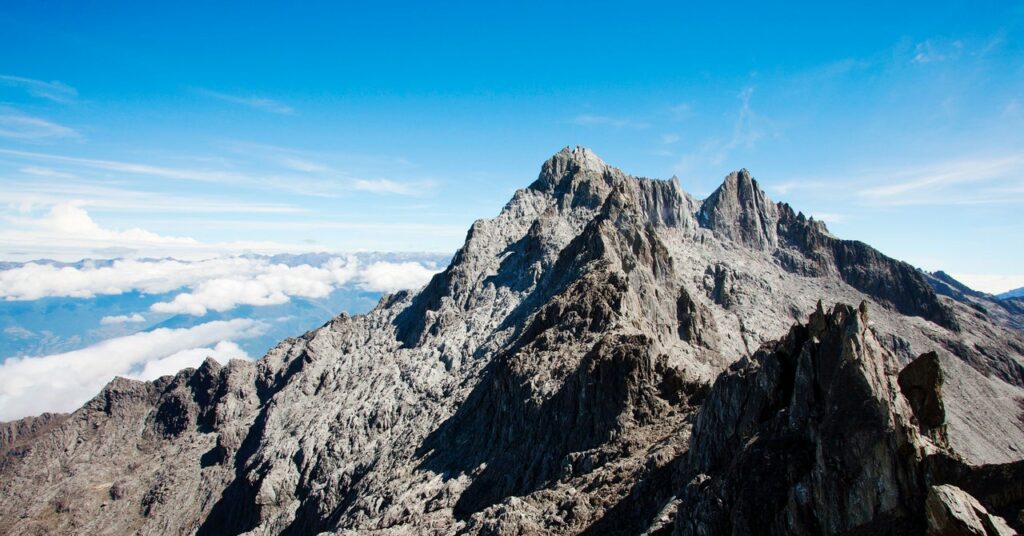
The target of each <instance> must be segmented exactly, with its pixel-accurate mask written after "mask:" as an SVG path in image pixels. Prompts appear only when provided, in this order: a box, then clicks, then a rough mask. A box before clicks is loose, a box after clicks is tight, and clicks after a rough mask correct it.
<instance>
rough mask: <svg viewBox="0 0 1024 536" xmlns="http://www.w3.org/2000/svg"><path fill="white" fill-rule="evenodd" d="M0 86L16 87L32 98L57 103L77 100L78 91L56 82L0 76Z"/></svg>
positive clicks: (6, 75)
mask: <svg viewBox="0 0 1024 536" xmlns="http://www.w3.org/2000/svg"><path fill="white" fill-rule="evenodd" d="M0 85H4V86H8V87H17V88H21V89H23V90H25V91H26V92H27V93H28V94H29V95H32V96H33V97H39V98H42V99H48V100H51V101H54V102H59V103H65V104H66V103H69V102H74V101H75V99H77V98H78V90H76V89H75V88H73V87H71V86H69V85H67V84H65V83H63V82H58V81H56V80H54V81H51V82H46V81H43V80H36V79H33V78H26V77H24V76H13V75H9V74H0Z"/></svg>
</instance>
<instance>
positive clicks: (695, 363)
mask: <svg viewBox="0 0 1024 536" xmlns="http://www.w3.org/2000/svg"><path fill="white" fill-rule="evenodd" d="M975 299H977V300H982V301H978V302H972V304H971V305H970V306H968V305H965V304H964V303H961V302H959V301H956V300H954V299H951V298H944V297H939V296H938V295H937V294H936V293H935V292H934V291H933V290H932V288H931V287H930V286H929V284H928V283H927V281H926V280H925V279H924V277H923V276H922V275H921V273H920V272H918V271H917V270H915V269H914V268H913V267H912V266H910V265H908V264H906V263H901V262H899V261H896V260H894V259H891V258H889V257H886V256H884V255H882V254H881V253H879V252H878V251H877V250H874V249H872V248H871V247H869V246H867V245H866V244H863V243H860V242H853V241H847V240H840V239H838V238H836V237H834V236H832V235H830V234H829V233H828V232H827V230H825V228H824V226H823V225H822V224H820V223H819V222H816V221H814V220H812V219H809V218H806V217H803V216H802V215H800V214H798V213H794V211H793V210H792V209H791V208H790V207H789V206H788V205H785V204H774V203H772V202H771V200H769V199H768V197H767V196H766V195H765V194H764V192H763V191H761V189H760V187H759V186H758V184H757V182H756V181H755V180H754V179H753V177H751V176H750V174H749V173H748V172H747V171H746V170H741V171H738V172H736V173H733V174H730V175H729V176H728V177H727V178H726V179H725V181H724V182H723V184H722V186H721V187H720V188H718V190H716V191H715V193H714V194H712V196H710V197H709V198H708V199H707V200H705V201H704V202H703V203H701V202H699V201H697V200H695V199H694V198H693V197H691V196H690V195H689V194H687V193H686V192H684V191H683V190H682V188H681V187H680V185H679V182H678V181H676V180H654V179H646V178H638V177H633V176H630V175H627V174H626V173H624V172H622V171H620V170H618V169H616V168H614V167H612V166H609V165H607V164H606V163H604V162H603V161H601V159H599V158H598V157H597V156H596V155H594V153H593V152H592V151H590V150H588V149H584V148H580V147H577V148H575V149H569V148H566V149H564V150H562V151H560V152H559V153H558V154H556V155H554V156H553V157H552V158H551V159H549V160H548V161H547V162H545V163H544V164H543V166H542V167H541V170H540V174H539V176H538V177H537V179H536V181H534V182H533V184H532V185H531V186H529V187H527V188H524V189H521V190H518V191H517V192H516V193H515V194H514V195H513V197H512V199H511V200H510V201H509V202H508V203H507V204H506V205H505V207H504V208H503V209H502V211H501V212H500V213H499V214H498V215H497V216H495V217H494V218H491V219H482V220H478V221H476V222H475V223H473V225H472V227H471V228H470V229H469V232H468V233H467V235H466V240H465V243H464V244H463V246H462V247H461V248H460V249H459V250H458V252H457V253H456V254H455V255H454V257H453V259H452V262H451V263H450V265H449V266H448V267H447V268H446V269H445V270H444V271H443V272H441V273H439V274H437V275H436V276H435V277H434V278H433V279H432V280H431V281H430V283H429V284H428V285H427V286H426V287H425V288H423V289H421V290H419V291H415V292H413V291H405V292H399V293H396V294H395V295H392V296H388V297H385V298H384V299H382V300H381V302H380V303H379V304H378V306H377V307H376V308H375V309H374V310H373V311H371V312H369V313H367V314H366V315H357V316H351V317H349V316H345V315H341V316H339V317H337V318H336V319H335V320H334V321H331V322H328V323H326V324H324V325H323V326H321V327H320V328H317V329H316V330H313V331H311V332H309V333H306V334H305V335H302V336H300V337H296V338H291V339H286V340H285V341H282V342H281V343H280V344H279V345H278V346H276V347H275V348H274V349H272V350H271V351H270V352H269V353H268V354H267V355H266V356H264V357H263V358H262V359H260V360H258V361H256V362H248V361H233V362H232V363H230V364H228V365H226V366H223V367H220V366H218V365H216V364H215V363H214V362H213V361H207V362H206V363H204V364H203V365H202V366H200V367H199V368H198V369H195V370H193V369H188V370H185V371H182V372H179V373H178V374H177V375H174V376H166V377H164V378H161V379H159V380H157V381H154V382H136V381H129V380H115V381H114V382H111V384H110V385H109V386H108V388H107V389H105V390H104V391H103V392H102V393H101V394H100V395H98V396H97V397H96V398H95V399H94V400H93V401H91V402H89V403H88V404H87V405H86V406H85V407H83V408H82V409H80V410H78V411H77V412H76V413H75V414H73V415H71V416H64V417H60V418H50V419H44V420H37V421H25V422H22V423H13V424H11V425H4V426H0V447H3V448H5V449H7V450H6V451H2V452H0V455H2V457H0V497H3V499H2V500H0V533H4V534H36V533H197V534H242V533H247V534H314V533H338V534H376V533H380V534H493V535H499V536H500V535H512V534H641V533H647V534H655V533H657V534H668V533H671V532H674V533H676V534H719V533H726V534H727V533H750V532H756V533H772V534H817V533H860V534H868V533H885V532H886V528H887V527H895V529H894V530H902V529H906V530H907V531H908V532H910V533H918V532H921V531H923V530H925V529H926V528H928V527H929V525H928V523H930V521H929V520H928V519H926V515H925V513H924V512H925V510H926V501H927V510H928V511H929V512H933V513H934V514H935V516H933V517H936V519H940V518H941V519H940V521H939V522H937V523H938V525H935V526H959V525H961V524H964V523H968V524H969V523H975V521H977V523H975V525H977V524H978V523H981V522H982V521H984V520H988V522H990V524H991V523H997V522H998V521H999V518H1006V519H1007V520H1008V522H1009V523H1010V524H1011V525H1013V527H1014V528H1016V529H1018V530H1019V529H1021V528H1022V526H1019V525H1020V524H1021V521H1020V519H1019V517H1018V515H1017V512H1019V511H1020V509H1021V508H1022V507H1024V488H1022V487H1021V484H1020V483H1021V482H1024V462H1021V461H1020V460H1021V454H1020V452H1021V445H1024V419H1021V418H1020V415H1021V409H1020V406H1019V402H1018V401H1019V400H1021V399H1024V389H1022V386H1024V366H1022V363H1024V356H1022V355H1021V354H1022V353H1024V336H1022V335H1021V334H1020V333H1019V331H1014V330H1013V329H1010V328H1008V327H1007V325H1005V324H1004V323H1001V320H1000V318H1001V317H998V316H990V315H988V314H987V313H986V309H985V308H986V307H988V306H994V305H993V304H991V303H990V302H987V301H983V300H984V299H985V298H984V297H979V298H975ZM821 300H825V301H826V302H830V303H862V302H863V304H864V305H862V306H861V307H858V308H854V307H850V306H846V305H837V306H836V307H834V308H833V309H832V310H831V311H830V312H826V311H825V310H824V308H823V307H822V306H821ZM975 306H977V307H975ZM869 309H870V311H871V315H870V318H869V316H868V313H867V311H868V310H869ZM805 318H806V319H808V320H807V321H806V323H797V325H795V326H794V321H799V320H802V319H805ZM787 333H788V334H787ZM780 335H782V338H781V339H779V336H780ZM911 361H913V363H911V364H910V365H909V366H908V365H906V364H907V363H910V362H911ZM901 367H902V373H900V368H901ZM963 505H969V506H970V509H971V512H973V513H974V514H973V518H972V519H973V521H972V519H967V518H968V517H970V516H964V515H961V514H963V513H964V509H963V508H961V506H963ZM928 515H931V514H928ZM1000 526H1002V525H1000ZM975 533H984V529H983V530H982V531H981V532H977V531H975Z"/></svg>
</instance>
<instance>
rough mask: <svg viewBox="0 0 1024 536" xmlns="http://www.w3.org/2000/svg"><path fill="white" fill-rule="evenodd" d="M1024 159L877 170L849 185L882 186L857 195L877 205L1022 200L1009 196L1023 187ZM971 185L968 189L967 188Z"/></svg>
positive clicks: (942, 163)
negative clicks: (875, 184)
mask: <svg viewBox="0 0 1024 536" xmlns="http://www.w3.org/2000/svg"><path fill="white" fill-rule="evenodd" d="M1022 175H1024V157H1022V156H1016V155H1014V156H1000V157H993V158H979V159H964V160H953V161H946V162H940V163H938V164H927V165H922V166H912V167H906V168H900V169H890V170H881V171H876V172H873V173H870V174H867V175H865V176H862V177H859V178H854V179H850V182H853V183H856V184H858V185H862V184H864V183H872V182H874V183H881V185H879V186H870V187H867V188H863V187H862V188H861V190H860V191H859V192H858V195H859V196H860V197H861V198H862V199H863V200H864V201H866V202H868V203H871V204H878V205H928V204H953V205H956V204H978V203H1002V202H1009V201H1014V200H1019V196H1013V195H1009V196H1007V195H1006V193H1007V192H1010V193H1012V192H1013V190H1014V189H1015V188H1020V186H1021V184H1022ZM967 186H969V188H965V187H967Z"/></svg>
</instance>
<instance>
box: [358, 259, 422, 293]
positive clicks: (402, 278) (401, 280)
mask: <svg viewBox="0 0 1024 536" xmlns="http://www.w3.org/2000/svg"><path fill="white" fill-rule="evenodd" d="M436 273H437V270H433V269H430V268H427V267H426V266H423V265H422V264H420V263H418V262H399V263H394V262H375V263H373V264H371V265H369V266H367V267H366V268H365V269H363V271H362V272H361V273H360V274H359V286H360V288H362V289H364V290H372V291H378V292H395V291H397V290H401V289H410V288H411V289H415V288H419V287H422V286H423V285H426V284H427V282H429V281H430V278H431V277H433V276H434V274H436Z"/></svg>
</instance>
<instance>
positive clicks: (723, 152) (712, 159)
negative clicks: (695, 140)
mask: <svg viewBox="0 0 1024 536" xmlns="http://www.w3.org/2000/svg"><path fill="white" fill-rule="evenodd" d="M753 95H754V88H753V87H750V86H748V87H745V88H743V89H742V90H740V92H739V93H737V94H736V98H737V99H739V101H740V106H739V108H738V109H737V111H736V119H735V120H734V121H733V124H732V133H731V134H729V135H728V137H725V136H719V137H713V138H709V139H707V140H706V141H704V143H702V144H701V146H700V148H699V149H698V150H697V151H696V152H694V153H691V154H688V155H686V156H684V157H683V158H682V159H680V161H679V163H678V164H676V166H675V171H676V172H677V173H686V172H688V171H690V170H691V169H692V168H693V167H694V165H695V164H696V163H698V162H701V163H708V164H711V165H714V166H720V165H722V163H724V162H725V160H726V159H727V158H728V157H729V155H730V154H731V153H732V152H733V151H734V150H736V149H739V148H746V149H753V148H754V146H755V145H757V143H758V142H759V141H760V140H761V139H762V138H764V137H765V136H769V135H772V134H774V131H775V126H774V125H773V124H772V122H771V121H770V120H769V119H768V118H766V117H764V116H762V115H760V114H758V113H757V112H755V111H754V109H753V107H752V106H751V105H750V100H751V97H753Z"/></svg>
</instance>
